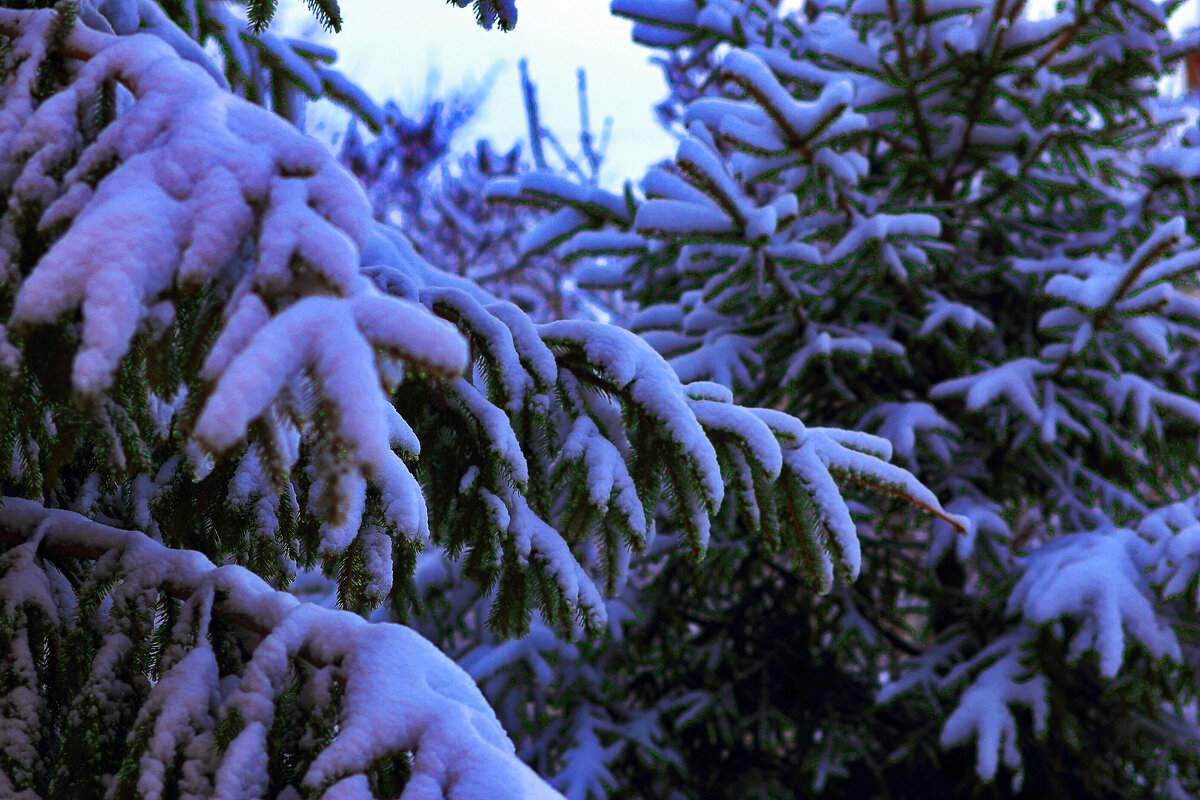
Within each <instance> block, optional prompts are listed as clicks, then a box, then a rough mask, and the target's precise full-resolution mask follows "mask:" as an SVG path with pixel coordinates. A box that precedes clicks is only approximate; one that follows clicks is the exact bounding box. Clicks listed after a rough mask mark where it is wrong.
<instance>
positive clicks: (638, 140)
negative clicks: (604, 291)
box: [280, 0, 674, 185]
mask: <svg viewBox="0 0 1200 800" xmlns="http://www.w3.org/2000/svg"><path fill="white" fill-rule="evenodd" d="M342 11H343V14H344V19H345V24H344V26H343V28H342V31H341V33H338V34H334V35H331V36H322V37H320V38H321V39H322V40H323V41H325V42H326V43H328V44H329V45H331V46H333V47H335V48H336V49H337V50H338V53H339V56H340V57H339V60H338V63H339V65H340V67H341V69H343V70H344V71H345V72H346V73H347V74H348V75H350V76H351V77H353V78H354V79H356V80H357V81H358V82H359V84H360V85H361V86H363V88H365V89H366V90H367V91H368V92H370V93H371V95H372V96H373V97H375V98H376V99H377V100H379V101H381V102H382V101H383V100H384V99H387V98H389V97H390V98H394V99H396V100H397V101H398V102H399V103H400V105H401V106H402V107H405V108H409V107H412V106H414V105H415V104H416V103H417V101H418V100H419V99H420V97H421V96H422V95H423V94H424V91H425V81H426V76H427V75H428V72H429V70H430V68H437V69H438V70H439V71H440V73H441V75H442V78H441V81H442V86H443V87H447V88H451V87H454V86H456V85H458V84H459V83H461V82H462V81H464V80H473V81H478V80H479V79H481V78H482V77H483V76H484V75H485V74H486V73H487V72H488V70H489V69H490V68H491V67H492V66H493V65H495V64H500V65H501V67H500V72H499V75H498V77H497V79H496V82H495V85H494V87H493V89H492V92H491V96H490V100H489V102H488V104H487V105H486V107H485V109H484V113H483V114H482V115H481V118H480V120H479V122H478V124H476V125H475V126H474V128H473V129H471V130H469V131H468V132H467V134H466V135H465V136H463V137H462V139H463V140H462V141H461V142H460V145H462V146H469V145H470V143H471V142H473V141H474V139H475V138H476V137H477V136H480V135H485V134H486V135H488V136H489V137H491V138H492V139H493V140H494V141H495V142H496V143H497V144H500V145H506V144H509V143H511V142H513V141H515V140H517V139H522V140H523V139H525V138H526V128H525V114H524V110H523V106H522V100H521V93H520V80H519V73H518V71H517V62H518V60H520V59H521V58H522V57H528V59H529V67H530V72H531V74H532V75H533V77H534V79H535V80H536V81H537V83H538V93H539V100H540V106H541V112H542V124H543V126H544V127H548V128H550V129H551V130H553V131H554V132H555V133H556V134H557V135H558V136H559V137H560V138H561V139H562V140H563V141H564V144H566V143H567V142H571V143H574V142H575V141H576V137H577V136H578V131H579V117H578V113H579V112H578V105H577V102H576V92H575V70H576V68H578V67H583V68H584V69H586V70H587V74H588V88H589V96H590V98H591V114H592V121H593V127H594V128H595V130H596V132H597V133H599V129H600V124H601V122H602V121H603V119H604V117H605V116H611V117H612V118H613V135H612V143H611V145H610V147H609V154H610V158H609V167H608V169H607V170H606V171H605V182H606V183H608V184H610V185H613V184H616V185H619V184H620V183H621V182H622V180H623V179H624V178H625V177H630V176H634V177H640V176H641V174H642V172H643V168H644V166H645V165H646V164H647V163H649V162H652V161H657V160H659V159H661V158H665V157H667V156H669V155H672V154H673V152H674V142H673V140H672V139H671V137H669V136H668V135H667V134H666V133H664V132H663V131H662V130H661V129H660V128H659V127H658V125H657V123H656V122H655V120H654V115H653V107H654V105H655V104H656V103H657V102H658V101H659V100H661V99H662V98H663V97H665V95H666V88H665V86H664V84H663V81H662V78H661V77H660V75H659V71H658V69H657V68H656V67H654V66H651V65H650V64H649V63H648V62H647V58H648V57H649V55H650V51H648V50H646V49H645V48H642V47H639V46H637V45H634V44H633V42H632V41H631V39H630V35H629V34H630V28H631V27H632V26H631V24H630V23H629V22H627V21H625V20H621V19H617V18H615V17H613V16H612V15H611V14H610V13H609V11H608V3H607V0H518V14H519V17H518V24H517V27H516V30H514V31H512V32H511V33H502V32H500V31H499V30H491V31H485V30H483V29H481V28H479V27H478V26H477V25H476V24H475V20H474V16H473V14H472V12H471V10H470V9H469V8H467V9H462V8H457V7H454V6H450V5H448V4H447V3H445V2H443V1H442V0H343V3H342ZM282 17H283V18H282V19H281V20H280V26H281V27H282V28H283V29H284V31H287V32H292V31H298V30H300V29H302V28H303V26H304V25H306V24H307V20H310V19H311V17H310V16H309V12H308V11H307V9H305V8H304V6H303V4H302V3H299V2H294V3H292V5H291V7H289V8H287V9H286V11H285V13H284V14H283V15H282ZM309 119H310V123H312V122H321V121H325V122H326V124H327V125H330V126H334V127H337V128H338V129H340V128H341V126H342V125H343V124H344V123H343V121H342V118H341V117H338V116H335V115H331V114H329V113H328V111H321V110H320V109H315V110H314V113H313V114H310V118H309ZM310 132H313V133H315V134H317V135H321V134H320V133H319V132H317V131H312V130H311V125H310ZM322 138H324V137H322Z"/></svg>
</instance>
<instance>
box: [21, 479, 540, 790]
mask: <svg viewBox="0 0 1200 800" xmlns="http://www.w3.org/2000/svg"><path fill="white" fill-rule="evenodd" d="M0 541H2V542H3V543H4V544H5V545H6V546H7V547H8V550H7V552H6V553H5V555H4V556H3V558H2V559H0V605H2V609H0V613H2V614H3V617H4V619H6V620H8V621H9V623H10V624H11V623H14V622H16V621H17V620H18V619H19V618H22V617H23V618H24V620H25V625H23V626H16V627H11V628H7V630H6V633H5V634H4V638H5V639H6V640H7V641H6V643H7V644H8V650H7V653H8V655H7V657H6V659H5V660H6V661H7V662H8V669H9V670H11V672H9V674H10V675H12V676H14V678H15V679H9V680H7V681H6V682H5V685H4V687H3V688H4V690H5V693H4V696H3V698H2V699H0V704H2V705H3V707H4V712H5V714H4V723H3V725H4V728H5V730H7V732H8V734H7V735H6V737H5V747H4V751H3V756H2V758H3V760H4V762H5V769H4V770H3V771H0V791H3V793H4V794H5V796H7V797H18V796H21V797H24V796H27V795H26V794H23V792H25V791H27V790H28V789H30V787H31V785H36V783H38V782H39V781H34V780H33V773H34V772H35V771H36V770H38V769H44V768H54V769H56V770H57V772H56V773H55V774H54V775H53V777H52V779H51V780H50V781H47V782H48V783H50V786H51V793H52V794H54V787H56V786H57V787H58V789H59V794H58V796H64V792H68V791H69V788H68V787H72V786H73V787H75V788H77V789H80V788H82V787H83V786H84V785H86V781H87V776H81V775H75V774H72V773H73V772H75V771H76V770H78V769H88V768H90V767H89V765H87V764H85V763H71V762H70V761H69V756H70V755H72V753H69V752H67V751H65V750H59V752H58V754H59V755H60V756H67V758H64V759H63V760H62V761H59V762H58V763H54V760H53V759H52V760H51V761H50V762H49V763H46V762H44V761H42V760H41V759H42V758H45V755H44V754H46V753H52V752H54V750H55V748H56V747H62V745H61V743H54V742H48V741H45V737H49V736H56V735H57V736H66V737H71V736H82V735H86V734H87V727H86V726H87V724H88V723H89V722H90V721H91V719H90V717H89V715H90V714H91V713H94V712H102V713H105V714H106V715H107V716H108V718H109V719H118V720H122V721H124V722H125V723H126V725H122V726H120V727H119V728H118V729H117V730H107V731H96V732H95V733H97V734H98V735H100V736H101V737H102V738H103V739H106V740H109V741H112V742H114V744H115V745H116V746H117V747H118V748H119V749H120V750H122V751H123V753H122V757H121V763H120V764H119V769H116V768H117V767H118V765H117V764H106V765H103V766H104V767H106V768H107V769H109V770H114V769H116V780H115V783H114V785H113V789H112V791H113V792H115V795H114V796H124V795H125V794H126V793H130V792H133V791H136V793H137V796H139V797H142V798H144V799H145V800H151V799H152V798H158V797H162V796H163V792H164V791H166V789H165V786H166V782H167V781H168V780H170V778H169V776H170V775H171V774H175V775H180V774H182V775H183V776H185V777H184V779H183V783H182V788H183V790H184V791H185V793H187V794H189V795H190V796H201V795H202V796H206V797H213V798H228V800H244V798H249V797H262V796H265V793H266V790H267V788H268V782H269V780H270V778H271V776H272V775H273V774H277V772H276V770H278V769H279V765H276V764H272V763H271V761H272V759H273V758H275V757H277V756H274V755H273V754H272V746H273V745H274V744H275V742H274V738H273V737H274V736H276V735H277V734H276V731H277V727H278V726H277V725H276V715H277V713H283V712H284V711H288V712H294V710H295V709H294V708H287V707H286V706H287V704H288V703H294V702H295V697H294V696H289V693H293V694H294V693H299V694H302V695H304V696H305V701H304V702H306V703H307V704H308V708H307V710H308V711H309V712H310V713H312V714H313V715H314V716H316V717H320V716H321V715H324V716H325V717H326V718H327V722H328V724H329V725H330V728H329V730H328V731H327V732H326V734H325V737H326V738H325V740H324V741H322V742H320V744H319V745H317V746H312V745H310V746H309V748H310V749H309V751H308V752H307V753H305V756H304V757H303V761H304V764H303V766H304V769H303V771H302V772H299V773H297V774H296V777H297V778H299V780H298V781H297V783H296V784H295V785H294V788H293V789H292V791H293V792H295V790H296V789H300V790H302V791H304V792H305V793H306V794H311V796H314V797H315V796H320V797H327V798H333V797H338V798H347V799H349V798H363V800H368V799H369V798H372V797H375V796H376V795H375V794H374V793H373V791H372V788H371V786H370V781H371V780H372V779H377V775H375V774H373V773H381V772H382V771H384V770H385V768H387V769H395V768H397V765H400V766H399V768H400V769H401V770H402V771H404V772H405V773H406V775H407V780H406V783H405V784H404V792H403V794H401V795H400V796H401V798H404V799H405V800H407V799H408V798H414V799H415V798H429V799H432V798H446V800H455V798H459V799H460V800H468V798H477V797H481V796H487V797H493V798H513V800H534V799H535V798H546V799H547V800H549V798H554V797H560V795H558V794H557V793H556V792H554V791H553V790H552V789H550V788H549V787H548V786H546V785H545V784H544V783H542V781H541V780H540V779H539V778H538V777H537V776H536V775H534V773H533V772H532V771H531V770H530V769H529V767H527V766H526V765H525V764H524V763H522V762H521V761H520V760H519V759H518V758H517V757H516V755H515V754H514V752H513V746H512V743H511V742H510V741H509V740H508V738H507V736H506V735H505V733H504V730H503V729H502V728H501V727H500V725H499V723H498V722H497V721H496V717H495V714H494V713H493V712H492V710H491V708H489V707H488V705H487V703H486V701H485V700H484V699H483V696H482V695H481V694H480V693H479V690H478V688H476V686H475V684H474V682H473V681H472V679H471V678H470V677H469V676H468V675H467V674H466V673H465V672H463V671H462V670H461V669H460V668H459V667H458V666H457V665H455V664H454V663H453V662H452V661H450V660H449V659H448V658H446V656H444V655H442V653H440V652H439V651H438V650H437V649H436V648H435V647H433V646H432V645H431V644H429V643H428V642H426V641H425V640H424V639H422V638H421V637H420V636H418V635H417V634H416V633H414V632H413V631H411V630H409V629H407V628H404V627H402V626H399V625H393V624H374V625H373V624H369V623H367V622H365V621H364V620H363V619H362V618H361V617H358V616H356V615H354V614H351V613H350V612H346V611H334V610H329V609H325V608H320V607H318V606H314V605H311V604H303V603H301V602H299V601H298V600H297V599H296V598H295V597H293V596H292V595H290V594H287V593H285V592H279V591H275V590H273V589H271V588H270V587H269V586H268V585H267V584H266V583H264V582H263V581H262V579H261V578H259V577H258V576H256V575H254V574H253V573H251V572H249V571H247V570H245V569H243V568H242V567H238V566H224V567H215V566H213V564H212V563H211V562H209V561H208V560H207V559H205V558H204V557H203V556H201V555H199V554H198V553H195V552H193V551H186V550H172V549H169V548H166V547H163V546H162V545H161V544H158V543H157V542H154V541H152V540H150V539H149V538H147V537H146V536H145V535H144V534H142V533H139V532H137V531H124V530H119V529H116V528H112V527H109V526H107V525H102V524H100V523H97V522H94V521H92V520H89V519H87V518H85V517H82V516H80V515H78V514H75V513H73V512H70V511H64V510H59V509H46V508H43V507H42V506H41V505H40V504H38V503H35V502H33V501H30V500H23V499H19V498H12V497H8V498H4V499H3V503H2V504H0ZM88 561H91V562H94V563H93V564H91V565H87V564H86V562H88ZM77 562H85V563H77ZM101 597H107V598H110V599H111V606H108V607H107V608H108V610H104V606H98V605H97V603H98V602H99V600H100V598H101ZM156 617H157V619H156ZM35 619H37V620H38V622H40V623H41V627H38V626H37V624H36V623H35V622H34V620H35ZM222 621H223V622H227V623H231V624H232V626H234V627H236V628H241V629H244V630H245V631H246V632H247V634H246V635H243V634H238V633H235V632H233V631H231V630H225V631H224V632H223V633H222V634H218V633H217V632H216V631H215V630H214V628H215V625H216V624H217V623H218V622H222ZM26 627H33V628H35V629H36V634H37V635H38V636H40V637H42V638H41V640H40V641H41V643H42V646H44V647H47V648H49V654H48V660H47V657H46V656H45V655H41V654H35V653H34V652H31V651H30V650H29V649H28V648H29V646H30V645H29V643H30V639H28V638H26V637H29V636H30V633H29V632H28V631H27V630H25V628H26ZM139 634H140V636H139ZM222 636H224V637H225V638H224V639H223V638H222ZM230 636H232V637H234V638H235V639H236V641H237V642H238V645H237V646H236V647H234V648H232V649H229V647H228V644H229V643H230V641H231V639H230V638H229V637H230ZM151 639H153V640H154V643H153V646H151V644H150V641H149V640H151ZM85 642H86V643H89V644H91V651H90V652H84V653H81V652H74V653H71V654H68V653H66V652H65V651H64V649H65V648H70V647H79V646H80V645H82V644H84V643H85ZM214 642H217V643H218V645H225V646H224V647H220V646H214ZM139 654H140V656H141V657H142V658H147V659H149V660H150V662H151V664H150V672H151V674H154V675H156V676H157V680H156V681H155V682H154V684H153V685H152V686H146V687H143V689H142V690H141V692H140V696H139V692H138V691H133V692H130V693H127V694H126V695H125V696H124V697H123V698H122V696H121V694H120V693H119V692H115V691H114V689H115V688H116V687H115V682H116V681H119V680H120V679H121V678H122V677H124V675H123V673H124V672H126V671H128V670H129V669H130V666H131V665H130V664H129V663H127V660H130V659H132V658H135V657H137V656H138V655H139ZM88 661H90V664H91V668H90V671H88V672H87V674H83V673H80V674H79V675H78V676H77V677H78V678H80V679H82V685H81V686H79V687H78V688H79V694H78V696H76V697H73V698H68V699H69V700H70V702H69V703H68V704H67V705H66V706H64V707H63V708H58V709H48V708H47V707H46V706H47V704H48V703H49V702H53V701H51V700H48V699H47V698H46V697H45V695H44V692H45V691H46V690H47V684H51V686H50V687H49V688H50V689H51V690H52V691H56V692H62V691H64V690H68V687H65V686H61V685H60V686H54V685H53V684H54V683H55V681H56V680H61V677H62V676H61V675H57V676H56V675H53V674H52V673H51V669H52V667H51V665H52V664H54V663H59V664H65V663H73V664H78V663H83V662H88ZM122 700H124V702H122ZM131 702H132V703H133V704H134V705H133V707H128V706H127V704H128V703H131ZM123 706H126V707H123ZM47 716H54V717H56V718H57V720H56V721H57V722H58V723H59V724H61V725H62V726H63V727H62V728H59V729H58V730H55V729H54V728H53V727H51V726H47V725H46V719H45V718H46V717H47ZM128 723H132V724H128ZM285 724H295V723H294V722H287V723H285ZM81 726H83V727H81ZM126 736H127V737H128V738H127V739H126V738H125V737H126ZM100 744H102V742H93V743H92V745H93V746H98V745H100ZM314 744H315V743H314ZM76 746H77V747H80V748H81V749H84V748H85V747H86V746H85V745H76ZM36 754H43V755H42V756H41V757H40V758H39V756H38V755H36ZM91 777H92V778H93V779H94V778H96V777H98V776H91ZM135 787H136V788H135ZM283 788H285V787H282V786H280V787H275V788H274V791H276V792H277V791H279V790H281V789H283ZM28 796H32V795H28Z"/></svg>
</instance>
